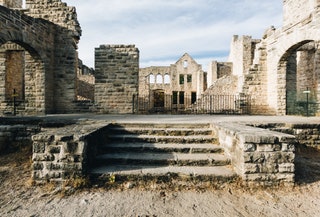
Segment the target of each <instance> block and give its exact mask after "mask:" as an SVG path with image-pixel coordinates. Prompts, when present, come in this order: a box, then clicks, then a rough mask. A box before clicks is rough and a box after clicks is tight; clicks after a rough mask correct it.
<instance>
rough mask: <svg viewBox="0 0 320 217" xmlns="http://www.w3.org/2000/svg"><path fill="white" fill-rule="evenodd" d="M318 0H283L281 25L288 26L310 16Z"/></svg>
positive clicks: (319, 3)
mask: <svg viewBox="0 0 320 217" xmlns="http://www.w3.org/2000/svg"><path fill="white" fill-rule="evenodd" d="M318 5H320V2H318V1H314V0H312V1H310V0H299V1H297V0H283V25H284V26H286V27H288V26H292V25H294V24H297V23H298V22H301V21H302V20H304V19H307V18H308V17H310V16H311V14H312V12H313V10H314V9H315V8H316V6H318Z"/></svg>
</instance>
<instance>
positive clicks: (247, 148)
mask: <svg viewBox="0 0 320 217" xmlns="http://www.w3.org/2000/svg"><path fill="white" fill-rule="evenodd" d="M256 149H257V146H256V145H255V144H253V143H245V144H244V145H243V151H244V152H254V151H256Z"/></svg>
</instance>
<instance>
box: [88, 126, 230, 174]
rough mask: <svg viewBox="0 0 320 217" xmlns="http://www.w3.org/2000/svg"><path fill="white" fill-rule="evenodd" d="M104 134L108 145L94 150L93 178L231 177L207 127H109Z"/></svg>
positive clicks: (220, 149)
mask: <svg viewBox="0 0 320 217" xmlns="http://www.w3.org/2000/svg"><path fill="white" fill-rule="evenodd" d="M108 131H109V132H108V141H106V143H105V144H104V145H101V146H99V147H98V150H97V153H98V155H97V156H96V159H95V166H94V168H92V170H91V174H92V175H94V176H98V177H99V176H100V177H101V176H103V175H115V176H130V177H134V176H137V177H140V178H141V177H161V176H165V175H167V174H175V175H178V176H182V177H188V176H189V177H202V178H203V177H207V178H208V177H209V178H210V179H215V180H222V179H225V180H230V179H232V178H234V177H235V173H234V172H233V171H232V169H231V166H230V159H228V158H226V156H225V155H224V150H223V149H222V148H221V147H220V146H219V145H218V144H217V141H216V139H215V138H214V137H213V135H212V130H211V129H210V125H209V124H112V125H110V127H109V130H108Z"/></svg>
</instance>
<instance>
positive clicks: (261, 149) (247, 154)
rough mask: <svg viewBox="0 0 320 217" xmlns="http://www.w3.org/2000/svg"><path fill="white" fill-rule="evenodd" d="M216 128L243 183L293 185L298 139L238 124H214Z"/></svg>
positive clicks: (217, 134)
mask: <svg viewBox="0 0 320 217" xmlns="http://www.w3.org/2000/svg"><path fill="white" fill-rule="evenodd" d="M213 129H214V132H215V134H216V136H217V137H218V139H219V142H220V144H221V145H222V146H223V147H224V148H225V151H226V154H227V155H228V156H229V157H230V158H231V161H232V165H233V167H234V169H235V171H236V173H237V174H238V175H239V176H240V177H241V178H242V179H243V180H244V181H247V182H255V183H262V184H275V183H284V182H285V183H293V182H294V176H295V175H294V174H295V165H294V160H295V143H296V139H295V136H292V135H289V134H284V133H281V132H275V131H270V130H267V129H262V128H255V127H250V126H245V125H241V124H235V123H219V124H215V125H214V126H213Z"/></svg>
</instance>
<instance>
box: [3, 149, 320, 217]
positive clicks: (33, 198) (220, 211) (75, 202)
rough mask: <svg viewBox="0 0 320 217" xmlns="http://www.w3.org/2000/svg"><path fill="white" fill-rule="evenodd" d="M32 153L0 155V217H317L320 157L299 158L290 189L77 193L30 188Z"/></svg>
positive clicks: (313, 153)
mask: <svg viewBox="0 0 320 217" xmlns="http://www.w3.org/2000/svg"><path fill="white" fill-rule="evenodd" d="M30 164H31V150H28V149H24V150H20V151H15V152H12V153H7V154H2V155H0V216H2V217H5V216H24V217H27V216H28V217H29V216H30V217H31V216H33V217H36V216H46V217H47V216H68V217H70V216H86V217H88V216H141V217H147V216H150V217H153V216H175V217H176V216H226V217H230V216H255V217H257V216H303V217H307V216H320V214H319V212H320V152H319V151H317V150H310V149H301V150H299V151H298V153H297V162H296V169H297V174H296V179H297V184H296V186H294V187H278V188H274V189H270V188H259V189H252V188H250V189H249V188H240V187H237V186H236V185H234V184H227V185H223V186H221V188H210V187H208V188H207V189H205V188H202V189H199V188H189V187H188V186H186V188H185V189H183V188H182V189H181V188H180V189H179V190H173V189H164V188H157V187H155V188H154V189H152V188H151V189H150V188H148V189H143V188H141V187H131V185H130V183H126V185H125V186H126V187H127V189H119V188H111V189H106V188H101V187H97V186H95V185H93V186H91V187H90V188H82V189H81V190H77V189H75V188H73V187H70V186H67V187H66V186H62V187H61V186H60V187H57V186H55V185H53V184H50V183H49V184H45V185H43V186H35V185H33V183H32V181H31V179H30V174H31V170H30Z"/></svg>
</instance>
